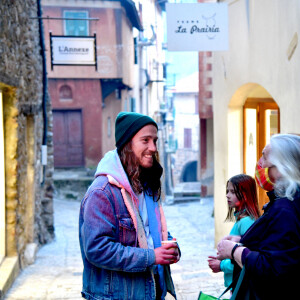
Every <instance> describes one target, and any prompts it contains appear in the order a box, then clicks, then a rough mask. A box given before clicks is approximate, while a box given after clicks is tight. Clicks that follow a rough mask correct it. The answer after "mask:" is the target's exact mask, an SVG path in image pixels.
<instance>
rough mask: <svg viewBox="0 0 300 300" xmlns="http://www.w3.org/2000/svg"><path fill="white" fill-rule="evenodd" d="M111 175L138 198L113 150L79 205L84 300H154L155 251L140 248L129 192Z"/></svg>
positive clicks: (103, 162)
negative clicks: (129, 207) (126, 196)
mask: <svg viewBox="0 0 300 300" xmlns="http://www.w3.org/2000/svg"><path fill="white" fill-rule="evenodd" d="M107 175H110V176H112V178H115V179H116V180H117V182H121V183H122V187H123V186H124V187H125V188H126V190H127V192H128V193H129V194H130V195H131V196H134V195H133V192H132V190H131V187H130V184H129V181H128V179H127V176H126V173H125V172H124V170H123V167H122V165H121V162H120V161H119V157H118V154H117V153H116V151H111V152H109V153H108V154H107V155H106V156H105V157H104V158H103V160H102V161H101V162H100V164H99V166H98V169H97V172H96V178H95V180H94V181H93V183H92V185H91V186H90V187H89V189H88V191H87V193H86V195H85V196H84V198H83V200H82V202H81V207H80V215H79V241H80V248H81V255H82V260H83V265H84V270H83V289H82V296H83V297H84V298H85V299H93V300H94V299H131V300H133V299H134V300H142V299H147V300H148V299H155V295H156V292H155V289H156V288H155V280H154V276H153V270H154V262H155V254H154V250H153V249H147V248H141V247H140V245H139V239H138V236H137V227H136V223H135V222H134V221H135V220H134V218H132V212H131V211H130V209H128V205H126V201H124V193H122V189H121V188H120V186H118V185H116V184H112V183H111V182H110V180H109V178H110V176H107ZM123 192H124V190H123ZM172 285H173V283H172ZM173 292H174V289H173Z"/></svg>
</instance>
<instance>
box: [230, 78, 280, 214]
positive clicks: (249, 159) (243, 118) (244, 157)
mask: <svg viewBox="0 0 300 300" xmlns="http://www.w3.org/2000/svg"><path fill="white" fill-rule="evenodd" d="M279 132H280V110H279V107H278V105H277V103H276V101H275V100H274V99H273V97H272V95H270V94H269V93H268V91H267V90H266V89H264V88H263V87H262V86H261V85H259V84H255V83H248V84H245V85H243V86H242V87H240V88H239V89H238V90H237V91H236V92H235V93H234V95H233V97H232V98H231V100H230V103H229V105H228V178H229V177H230V176H233V175H236V174H238V173H241V172H243V173H246V174H248V175H250V176H253V177H254V172H255V165H256V162H257V160H258V159H259V158H260V156H261V153H262V150H263V148H264V147H265V145H266V144H267V143H268V142H269V140H270V137H271V136H272V135H273V134H276V133H279ZM258 195H259V207H260V208H262V206H263V205H264V204H265V203H266V202H267V201H268V199H267V196H266V193H265V191H263V190H262V189H261V188H258Z"/></svg>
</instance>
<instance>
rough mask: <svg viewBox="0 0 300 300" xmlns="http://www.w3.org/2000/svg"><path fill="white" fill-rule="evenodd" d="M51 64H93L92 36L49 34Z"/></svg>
mask: <svg viewBox="0 0 300 300" xmlns="http://www.w3.org/2000/svg"><path fill="white" fill-rule="evenodd" d="M51 40H52V64H53V65H95V63H96V62H95V38H94V37H85V38H78V37H67V36H59V37H58V36H51Z"/></svg>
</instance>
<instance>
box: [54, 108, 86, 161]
mask: <svg viewBox="0 0 300 300" xmlns="http://www.w3.org/2000/svg"><path fill="white" fill-rule="evenodd" d="M82 132H83V130H82V113H81V110H53V144H54V167H82V166H84V161H83V134H82Z"/></svg>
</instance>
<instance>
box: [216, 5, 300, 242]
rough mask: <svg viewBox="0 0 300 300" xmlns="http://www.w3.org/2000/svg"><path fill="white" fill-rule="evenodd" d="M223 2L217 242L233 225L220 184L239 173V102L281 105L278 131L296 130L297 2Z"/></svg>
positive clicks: (299, 75)
mask: <svg viewBox="0 0 300 300" xmlns="http://www.w3.org/2000/svg"><path fill="white" fill-rule="evenodd" d="M226 2H227V3H228V8H229V9H228V10H229V51H226V52H215V53H214V67H213V69H214V75H213V76H214V77H213V82H214V91H213V94H214V101H213V105H214V149H215V155H214V160H215V167H214V175H215V187H214V197H215V240H216V242H217V241H218V240H219V239H220V238H221V237H222V236H224V235H225V234H228V232H229V230H230V228H231V226H232V224H225V225H224V222H223V220H224V219H225V217H226V213H227V203H226V198H225V188H226V187H225V184H226V181H227V179H228V178H229V177H231V176H233V175H235V174H238V173H242V166H243V161H242V159H243V151H242V150H243V148H242V133H243V131H242V130H243V129H242V120H243V119H242V106H243V104H244V102H245V100H246V98H247V97H271V98H273V99H274V101H275V102H276V103H277V104H278V106H279V108H280V126H281V132H282V133H287V132H298V133H299V132H300V122H299V121H298V114H299V109H300V102H299V98H300V89H299V82H300V54H299V47H297V46H296V48H295V49H294V52H293V51H292V48H293V45H295V44H296V43H295V39H297V35H298V32H297V31H298V30H299V28H300V19H299V15H300V2H299V1H297V0H289V1H281V0H273V1H270V0H253V1H244V0H237V1H226ZM247 3H248V4H247ZM247 12H248V13H247ZM248 16H249V17H248ZM293 38H294V42H293V41H292V39H293ZM292 52H293V54H292V55H291V53H292ZM251 175H253V174H251Z"/></svg>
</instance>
